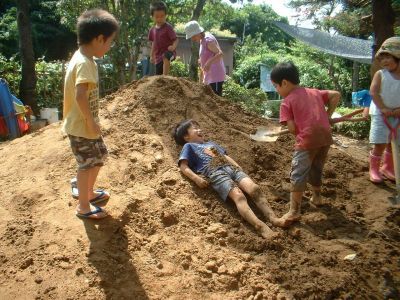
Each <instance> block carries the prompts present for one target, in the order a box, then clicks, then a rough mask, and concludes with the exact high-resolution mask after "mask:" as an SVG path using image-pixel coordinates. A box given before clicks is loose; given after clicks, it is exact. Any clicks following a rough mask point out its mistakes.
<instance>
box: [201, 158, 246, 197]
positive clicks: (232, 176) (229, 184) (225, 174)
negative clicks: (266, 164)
mask: <svg viewBox="0 0 400 300" xmlns="http://www.w3.org/2000/svg"><path fill="white" fill-rule="evenodd" d="M246 177H249V176H248V175H247V174H246V173H244V172H243V171H240V170H238V169H236V168H233V167H232V166H229V165H226V166H223V167H219V168H216V169H214V170H212V171H211V172H210V173H208V174H207V178H208V180H209V182H210V183H211V186H212V188H213V189H214V190H215V191H216V192H217V193H218V195H219V196H220V198H221V199H222V200H223V201H226V199H228V195H229V192H230V191H231V190H232V189H233V188H234V187H235V186H237V183H239V182H240V181H241V180H242V179H243V178H246Z"/></svg>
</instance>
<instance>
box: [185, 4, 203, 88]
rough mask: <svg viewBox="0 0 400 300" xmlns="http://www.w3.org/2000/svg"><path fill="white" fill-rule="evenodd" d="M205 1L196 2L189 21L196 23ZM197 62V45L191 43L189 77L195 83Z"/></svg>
mask: <svg viewBox="0 0 400 300" xmlns="http://www.w3.org/2000/svg"><path fill="white" fill-rule="evenodd" d="M205 4H206V0H197V4H196V7H195V9H194V10H193V14H192V18H191V20H195V21H197V20H198V19H199V17H200V15H201V12H202V11H203V8H204V5H205ZM198 60H199V45H198V44H197V43H195V42H192V55H191V56H190V65H189V77H190V78H191V79H193V80H195V81H197V80H198V72H197V69H198Z"/></svg>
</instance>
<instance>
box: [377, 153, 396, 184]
mask: <svg viewBox="0 0 400 300" xmlns="http://www.w3.org/2000/svg"><path fill="white" fill-rule="evenodd" d="M380 171H381V174H382V175H383V176H384V177H386V178H387V179H389V180H392V181H395V180H396V177H395V175H394V166H393V156H392V153H391V152H389V151H387V150H386V151H385V152H384V153H383V164H382V167H381V169H380Z"/></svg>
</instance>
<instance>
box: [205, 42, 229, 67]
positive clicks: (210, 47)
mask: <svg viewBox="0 0 400 300" xmlns="http://www.w3.org/2000/svg"><path fill="white" fill-rule="evenodd" d="M207 48H208V50H210V51H211V52H213V53H214V54H215V55H214V56H213V57H211V58H210V59H209V60H208V61H207V62H206V63H205V64H204V66H203V69H204V71H208V70H209V69H210V67H211V65H212V64H213V63H214V62H215V61H217V60H218V59H220V58H221V57H222V56H223V55H224V53H223V52H222V50H221V49H220V48H219V47H218V46H217V43H216V42H212V43H209V44H208V45H207Z"/></svg>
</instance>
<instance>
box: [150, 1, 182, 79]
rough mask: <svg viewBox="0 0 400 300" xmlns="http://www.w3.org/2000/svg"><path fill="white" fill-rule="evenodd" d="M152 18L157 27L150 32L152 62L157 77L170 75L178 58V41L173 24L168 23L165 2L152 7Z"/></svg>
mask: <svg viewBox="0 0 400 300" xmlns="http://www.w3.org/2000/svg"><path fill="white" fill-rule="evenodd" d="M151 17H152V18H153V21H154V23H155V25H154V26H153V27H152V28H151V29H150V31H149V36H148V38H149V41H151V42H152V43H151V52H150V62H151V63H153V64H155V65H156V75H168V74H169V69H170V65H171V61H173V60H174V59H175V57H176V52H175V50H176V47H177V46H178V39H177V37H176V33H175V31H174V28H173V27H172V25H171V24H169V23H167V21H166V19H167V6H166V5H165V3H164V2H155V3H153V4H152V5H151Z"/></svg>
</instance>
